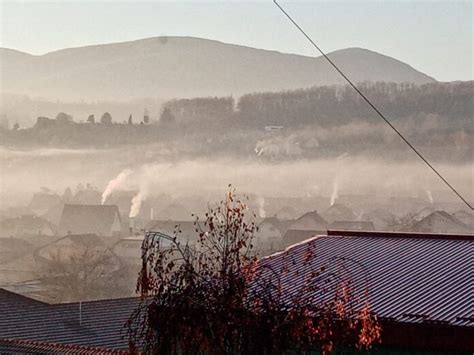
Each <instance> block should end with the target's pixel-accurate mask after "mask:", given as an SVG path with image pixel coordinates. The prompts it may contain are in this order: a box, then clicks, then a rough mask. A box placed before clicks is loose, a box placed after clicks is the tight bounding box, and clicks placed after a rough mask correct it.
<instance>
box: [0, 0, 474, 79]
mask: <svg viewBox="0 0 474 355" xmlns="http://www.w3.org/2000/svg"><path fill="white" fill-rule="evenodd" d="M279 3H280V4H281V5H282V6H284V7H285V8H286V9H287V11H288V12H289V13H290V14H291V15H292V16H293V17H294V19H295V20H296V21H297V22H298V23H299V24H300V25H301V26H302V27H303V28H304V29H305V30H306V32H307V33H308V34H309V35H310V36H311V37H312V38H313V40H314V41H315V42H316V43H317V44H318V45H319V46H320V47H321V48H322V49H323V50H325V51H326V52H331V51H334V50H337V49H342V48H348V47H362V48H367V49H370V50H373V51H377V52H379V53H382V54H385V55H389V56H391V57H394V58H396V59H399V60H401V61H403V62H406V63H408V64H410V65H411V66H413V67H414V68H415V69H418V70H420V71H422V72H424V73H426V74H428V75H430V76H433V77H434V78H435V79H437V80H440V81H454V80H472V79H473V71H474V70H473V66H474V64H473V62H474V60H473V47H474V40H473V23H474V13H473V1H472V0H469V1H456V0H452V1H435V2H433V1H425V0H417V1H407V0H399V1H381V0H379V1H375V0H373V1H357V0H345V1H335V0H332V1H331V0H325V1H318V0H313V1H288V0H280V1H279ZM0 22H1V25H0V26H1V27H0V47H6V48H11V49H17V50H20V51H23V52H27V53H31V54H36V55H41V54H44V53H47V52H51V51H55V50H59V49H63V48H69V47H79V46H85V45H92V44H103V43H111V42H123V41H130V40H136V39H142V38H149V37H156V36H193V37H202V38H208V39H214V40H219V41H222V42H227V43H233V44H240V45H245V46H250V47H255V48H262V49H270V50H278V51H281V52H286V53H296V54H303V55H309V56H318V53H316V52H315V49H314V48H312V47H311V45H310V44H309V43H308V42H307V40H306V39H305V38H304V37H303V36H302V35H301V34H300V33H299V32H297V30H296V29H295V28H294V27H293V25H292V24H291V23H290V22H289V21H288V20H287V19H286V18H285V17H284V15H283V14H282V13H281V12H280V11H279V10H278V8H277V7H276V6H275V5H274V4H273V2H272V1H271V0H266V1H264V0H258V1H198V0H196V1H187V2H184V1H144V2H137V1H133V2H131V1H129V2H121V1H89V0H83V1H68V0H63V1H55V2H44V1H5V0H0Z"/></svg>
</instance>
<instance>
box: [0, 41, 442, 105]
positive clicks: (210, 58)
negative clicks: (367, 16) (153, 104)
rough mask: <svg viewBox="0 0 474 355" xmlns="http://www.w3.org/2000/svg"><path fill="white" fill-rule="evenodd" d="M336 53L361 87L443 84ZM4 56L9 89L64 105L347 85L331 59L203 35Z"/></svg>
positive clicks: (360, 51)
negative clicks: (389, 83) (365, 84)
mask: <svg viewBox="0 0 474 355" xmlns="http://www.w3.org/2000/svg"><path fill="white" fill-rule="evenodd" d="M328 56H329V57H330V58H332V59H333V60H334V61H335V62H336V63H337V64H338V65H339V66H340V67H341V68H342V69H343V70H344V71H345V72H346V73H347V74H348V76H349V77H350V78H352V79H353V80H354V81H356V82H358V81H369V82H377V81H392V82H400V83H401V82H411V83H415V84H425V83H430V82H436V80H435V79H433V78H432V77H429V76H428V75H426V74H424V73H421V72H420V71H418V70H416V69H414V68H413V67H411V66H410V65H408V64H406V63H404V62H401V61H399V60H397V59H395V58H392V57H389V56H385V55H383V54H380V53H377V52H374V51H371V50H369V49H364V48H357V47H355V48H346V49H341V50H337V51H334V52H331V53H329V54H328ZM0 59H1V60H2V74H3V79H2V81H3V85H2V86H3V89H2V90H3V91H5V92H11V93H16V94H23V95H25V94H26V95H34V96H42V97H45V98H51V99H59V100H65V99H66V100H71V99H72V100H110V99H115V100H123V99H134V98H140V97H164V98H172V97H195V96H228V95H237V96H239V95H242V94H245V93H251V92H259V91H281V90H291V89H298V88H307V87H311V86H324V85H340V84H343V83H344V82H343V79H342V78H340V77H339V74H337V73H336V72H335V71H334V69H333V68H331V67H330V66H329V65H328V63H327V62H326V61H325V60H324V58H323V57H309V56H303V55H298V54H291V53H283V52H279V51H275V50H267V49H257V48H253V47H248V46H243V45H235V44H228V43H225V42H221V41H216V40H208V39H202V38H197V37H151V38H146V39H140V40H134V41H127V42H116V43H109V44H97V45H90V46H83V47H74V48H66V49H60V50H57V51H52V52H49V53H45V54H42V55H32V54H28V53H25V52H21V51H17V50H14V49H7V48H0Z"/></svg>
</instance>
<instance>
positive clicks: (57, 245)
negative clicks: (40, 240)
mask: <svg viewBox="0 0 474 355" xmlns="http://www.w3.org/2000/svg"><path fill="white" fill-rule="evenodd" d="M107 239H108V238H101V237H98V236H97V235H95V234H70V235H67V236H65V237H62V238H60V239H58V240H55V241H54V242H51V243H49V244H46V245H44V246H42V247H40V248H38V249H37V250H36V251H35V256H36V257H37V258H38V260H39V261H40V262H49V261H51V260H53V258H61V259H66V258H69V257H72V256H74V255H77V254H78V253H82V252H84V251H86V250H88V251H91V252H93V253H105V255H107V256H108V257H111V258H112V259H114V260H115V265H116V266H117V269H118V267H119V262H118V258H117V257H116V255H115V254H114V253H113V252H112V249H111V247H112V246H111V245H110V244H109V243H106V241H107Z"/></svg>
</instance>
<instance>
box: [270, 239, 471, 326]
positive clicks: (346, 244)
mask: <svg viewBox="0 0 474 355" xmlns="http://www.w3.org/2000/svg"><path fill="white" fill-rule="evenodd" d="M330 233H331V234H333V235H330V236H318V237H313V238H311V239H309V240H307V241H305V242H302V243H299V244H296V245H293V246H291V247H289V248H287V249H286V250H285V251H283V252H280V253H276V254H274V255H271V256H269V257H267V258H264V259H262V264H263V265H266V266H268V267H270V268H271V269H272V270H274V271H276V272H278V273H279V275H280V278H281V285H282V289H283V290H284V292H285V293H286V295H287V297H288V299H290V298H291V296H292V295H293V294H295V293H297V292H298V289H301V286H302V285H303V284H304V282H305V281H304V279H305V277H307V275H308V271H312V270H320V269H321V267H322V266H326V271H325V273H330V272H331V267H330V266H331V262H333V261H334V260H335V259H339V260H342V259H341V258H346V260H351V261H354V263H347V265H346V266H348V267H349V269H350V272H351V275H352V278H353V281H354V285H356V286H357V285H359V286H360V284H361V282H362V280H365V278H366V277H367V279H368V282H369V285H370V286H369V287H370V295H369V301H370V304H371V307H372V310H373V311H374V312H375V313H376V314H377V315H378V316H379V317H382V318H387V319H393V320H396V321H399V322H410V323H419V322H437V323H440V324H447V325H457V326H468V327H474V321H473V315H474V304H473V302H472V293H473V282H472V256H473V255H474V243H473V242H474V236H466V235H461V236H456V235H455V236H453V235H441V236H440V235H431V234H429V235H423V234H414V233H377V232H360V231H355V232H354V231H350V232H342V231H331V232H330ZM335 234H339V235H335ZM308 250H311V257H310V258H309V261H308V258H307V256H308ZM357 263H360V264H361V265H362V266H363V267H362V268H361V267H359V266H357ZM283 270H289V272H284V271H283ZM323 274H324V273H323ZM366 275H367V276H366ZM322 276H324V275H322ZM316 298H317V297H316Z"/></svg>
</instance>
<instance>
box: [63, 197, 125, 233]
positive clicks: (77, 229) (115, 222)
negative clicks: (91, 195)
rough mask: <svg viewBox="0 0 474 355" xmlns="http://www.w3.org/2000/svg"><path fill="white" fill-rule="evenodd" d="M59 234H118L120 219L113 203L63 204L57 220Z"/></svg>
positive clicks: (120, 229)
mask: <svg viewBox="0 0 474 355" xmlns="http://www.w3.org/2000/svg"><path fill="white" fill-rule="evenodd" d="M59 232H60V234H61V235H67V234H96V235H98V236H105V237H110V236H120V235H121V234H122V233H123V232H124V231H123V226H122V219H121V217H120V213H119V210H118V208H117V206H115V205H69V204H66V205H64V209H63V212H62V214H61V220H60V222H59Z"/></svg>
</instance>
